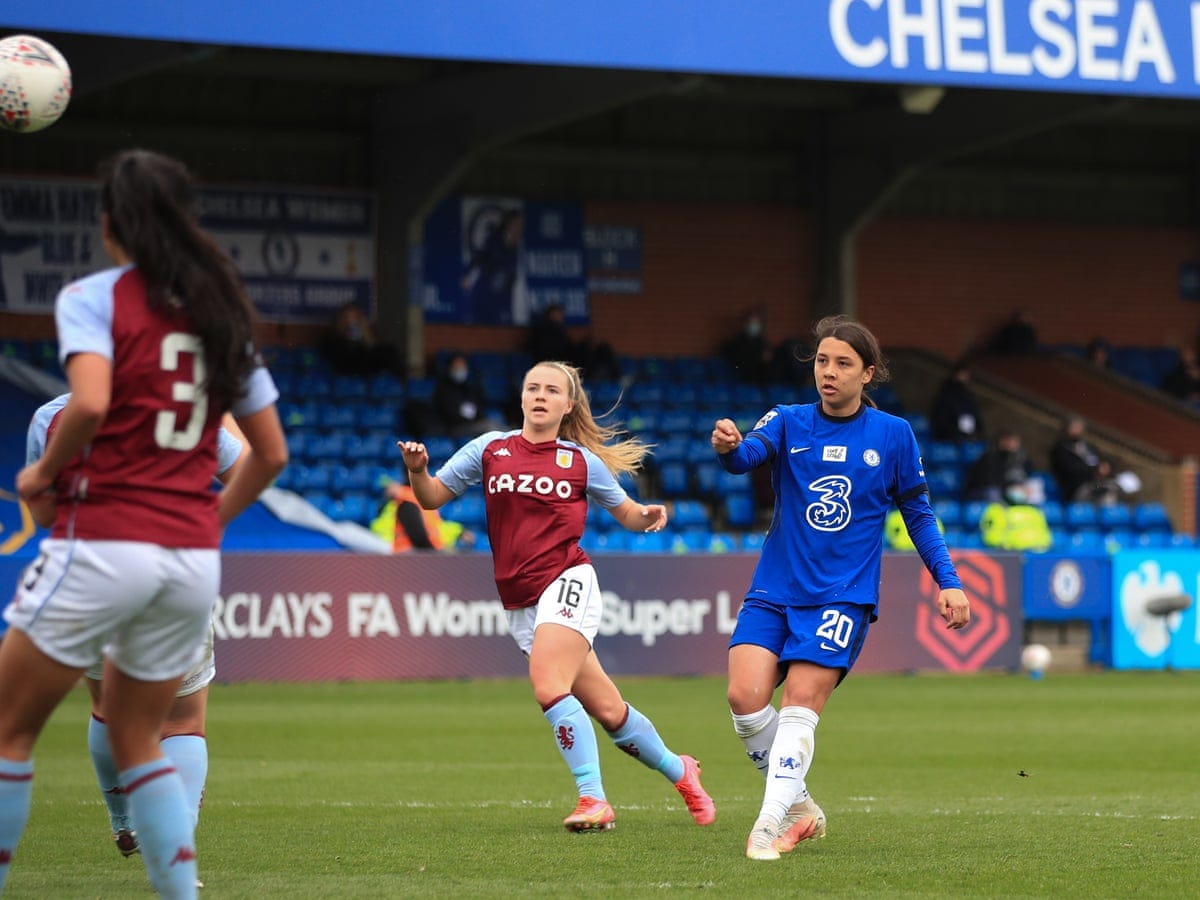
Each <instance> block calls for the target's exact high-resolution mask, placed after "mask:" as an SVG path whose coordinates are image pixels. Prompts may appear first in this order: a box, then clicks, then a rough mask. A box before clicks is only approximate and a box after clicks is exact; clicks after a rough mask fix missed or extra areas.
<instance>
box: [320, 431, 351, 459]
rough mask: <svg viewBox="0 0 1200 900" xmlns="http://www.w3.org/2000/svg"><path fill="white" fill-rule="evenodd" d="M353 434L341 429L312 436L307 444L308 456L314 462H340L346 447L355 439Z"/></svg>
mask: <svg viewBox="0 0 1200 900" xmlns="http://www.w3.org/2000/svg"><path fill="white" fill-rule="evenodd" d="M355 436H356V435H355V434H354V432H352V431H349V430H348V429H347V430H343V429H338V430H335V431H331V432H329V433H328V434H325V435H318V436H314V437H313V439H312V440H311V441H309V442H308V455H309V457H310V458H312V459H314V460H340V459H342V458H344V457H345V455H346V446H347V445H348V444H349V442H350V440H351V439H352V438H353V437H355Z"/></svg>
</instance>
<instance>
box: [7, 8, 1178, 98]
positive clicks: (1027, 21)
mask: <svg viewBox="0 0 1200 900" xmlns="http://www.w3.org/2000/svg"><path fill="white" fill-rule="evenodd" d="M9 6H10V7H11V8H9V9H6V10H4V12H3V13H0V17H2V20H3V26H4V27H6V28H7V29H10V30H15V29H22V30H27V31H37V30H39V29H46V30H53V31H68V32H79V33H84V34H104V35H115V36H123V37H140V38H153V39H160V40H173V41H187V42H195V43H216V44H240V45H248V46H258V47H277V48H291V49H305V50H322V51H335V52H346V53H367V54H381V55H392V56H414V57H423V58H443V59H462V60H477V61H493V62H513V63H534V64H559V65H575V66H599V67H606V68H629V69H649V70H662V71H680V72H714V73H730V74H739V75H758V76H764V75H765V76H784V77H796V78H813V79H831V80H841V81H878V82H890V83H897V84H935V85H943V86H964V87H983V88H1001V89H1004V88H1007V89H1019V90H1047V91H1068V92H1083V93H1100V94H1129V95H1162V96H1173V97H1200V3H1198V2H1196V0H755V2H754V3H744V2H740V0H656V2H653V3H646V2H643V0H603V2H596V3H561V2H558V0H507V2H504V3H498V2H495V0H442V2H438V3H425V2H416V0H402V2H391V0H343V2H341V3H339V4H338V5H337V8H336V13H335V14H331V7H330V5H329V4H328V3H325V2H321V0H291V2H289V3H288V5H287V11H286V15H283V14H281V11H280V7H279V6H278V5H276V4H270V3H258V4H248V3H244V2H241V0H205V2H203V3H196V2H192V0H124V2H122V3H117V4H112V3H96V2H94V0H44V2H42V3H36V4H23V5H13V4H9Z"/></svg>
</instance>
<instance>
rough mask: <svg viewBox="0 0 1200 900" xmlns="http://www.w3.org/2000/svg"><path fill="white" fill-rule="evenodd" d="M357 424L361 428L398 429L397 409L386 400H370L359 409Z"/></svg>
mask: <svg viewBox="0 0 1200 900" xmlns="http://www.w3.org/2000/svg"><path fill="white" fill-rule="evenodd" d="M355 424H356V425H357V426H358V427H359V428H379V429H386V430H390V431H393V432H394V431H395V430H396V410H395V408H394V407H393V406H391V405H390V404H388V403H386V402H381V401H378V400H376V401H375V402H370V401H368V402H367V403H364V404H362V405H361V406H359V407H358V409H357V414H356V416H355Z"/></svg>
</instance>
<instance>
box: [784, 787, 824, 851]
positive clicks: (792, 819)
mask: <svg viewBox="0 0 1200 900" xmlns="http://www.w3.org/2000/svg"><path fill="white" fill-rule="evenodd" d="M823 837H825V813H824V812H823V811H822V810H821V807H819V806H817V804H816V801H814V800H813V798H812V797H805V798H804V800H802V801H800V802H799V803H793V804H792V805H791V806H790V807H789V808H788V811H787V815H786V816H784V817H783V824H782V825H780V826H779V836H778V837H777V838H775V841H774V843H773V844H772V846H773V847H774V848H775V850H776V851H778V852H779V853H790V852H791V851H792V850H794V849H795V847H796V845H797V844H799V843H800V842H801V841H815V840H818V839H819V838H823Z"/></svg>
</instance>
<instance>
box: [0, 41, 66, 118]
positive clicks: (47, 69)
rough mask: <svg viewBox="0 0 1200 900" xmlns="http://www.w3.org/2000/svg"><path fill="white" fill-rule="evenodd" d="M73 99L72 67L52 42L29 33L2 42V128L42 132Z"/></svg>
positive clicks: (0, 103) (0, 52)
mask: <svg viewBox="0 0 1200 900" xmlns="http://www.w3.org/2000/svg"><path fill="white" fill-rule="evenodd" d="M70 99H71V67H70V66H69V65H67V61H66V59H64V58H63V55H62V54H61V53H59V52H58V50H56V49H55V47H54V45H53V44H51V43H50V42H49V41H44V40H42V39H41V38H39V37H33V36H32V35H28V34H15V35H12V36H11V37H6V38H4V39H3V40H0V128H3V129H5V130H6V131H19V132H28V131H41V130H42V129H43V128H48V127H49V126H51V125H53V124H54V123H55V122H57V121H58V119H59V117H60V116H61V115H62V114H63V111H64V110H66V108H67V103H68V102H69V101H70Z"/></svg>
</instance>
